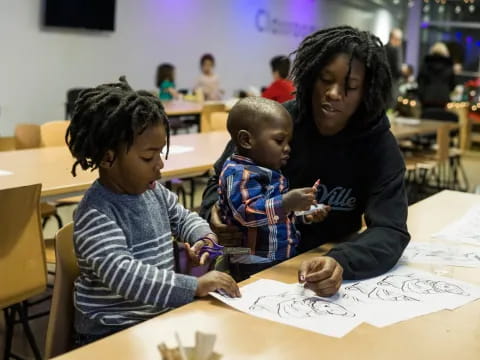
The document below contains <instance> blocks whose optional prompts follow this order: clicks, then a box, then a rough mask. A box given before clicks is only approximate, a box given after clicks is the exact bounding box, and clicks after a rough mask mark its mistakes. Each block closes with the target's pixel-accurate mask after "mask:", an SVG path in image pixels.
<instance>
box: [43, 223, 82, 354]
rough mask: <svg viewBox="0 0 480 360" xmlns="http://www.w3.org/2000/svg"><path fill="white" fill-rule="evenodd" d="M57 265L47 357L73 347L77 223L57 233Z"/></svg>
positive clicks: (68, 225) (66, 226) (46, 350)
mask: <svg viewBox="0 0 480 360" xmlns="http://www.w3.org/2000/svg"><path fill="white" fill-rule="evenodd" d="M55 248H56V256H57V267H56V276H55V283H54V287H53V296H52V305H51V307H50V318H49V319H48V328H47V339H46V343H45V359H49V358H52V357H54V356H58V355H61V354H63V353H65V352H67V351H69V350H71V349H72V348H73V344H72V335H73V314H74V307H73V283H74V281H75V279H76V278H77V277H78V275H79V273H80V272H79V269H78V265H77V257H76V255H75V250H74V247H73V223H69V224H67V225H65V226H64V227H63V228H61V229H60V230H59V231H58V232H57V233H56V235H55Z"/></svg>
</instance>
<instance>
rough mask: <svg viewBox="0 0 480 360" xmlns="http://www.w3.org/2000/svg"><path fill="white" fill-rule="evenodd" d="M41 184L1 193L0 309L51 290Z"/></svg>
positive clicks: (0, 191)
mask: <svg viewBox="0 0 480 360" xmlns="http://www.w3.org/2000/svg"><path fill="white" fill-rule="evenodd" d="M40 189H41V185H40V184H35V185H28V186H22V187H17V188H12V189H6V190H0V274H2V275H1V278H2V281H1V285H0V309H3V308H5V307H8V306H10V305H13V304H16V303H18V302H21V301H23V300H26V299H28V298H29V297H32V296H34V295H38V294H41V293H42V292H43V291H45V289H46V287H47V265H46V263H45V249H44V244H43V237H42V227H41V224H40V207H39V203H40Z"/></svg>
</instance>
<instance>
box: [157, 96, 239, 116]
mask: <svg viewBox="0 0 480 360" xmlns="http://www.w3.org/2000/svg"><path fill="white" fill-rule="evenodd" d="M236 101H237V99H228V100H224V101H205V102H203V103H202V102H195V101H186V100H169V101H163V106H164V107H165V112H166V113H167V115H168V116H181V115H200V114H201V113H202V109H203V106H204V105H207V104H224V105H225V109H226V110H227V111H230V109H231V108H232V106H233V105H234V104H235V102H236Z"/></svg>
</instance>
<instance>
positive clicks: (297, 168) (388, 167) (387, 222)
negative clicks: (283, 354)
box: [200, 100, 410, 280]
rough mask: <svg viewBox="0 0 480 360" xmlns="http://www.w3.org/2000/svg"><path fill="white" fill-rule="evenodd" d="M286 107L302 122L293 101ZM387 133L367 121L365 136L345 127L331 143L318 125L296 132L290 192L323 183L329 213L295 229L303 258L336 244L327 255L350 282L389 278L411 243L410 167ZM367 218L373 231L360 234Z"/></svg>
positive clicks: (207, 203) (288, 170) (380, 123)
mask: <svg viewBox="0 0 480 360" xmlns="http://www.w3.org/2000/svg"><path fill="white" fill-rule="evenodd" d="M284 106H285V107H286V109H287V110H288V111H289V112H290V114H291V115H292V118H293V119H297V117H298V116H297V115H298V110H297V105H296V101H295V100H294V101H290V102H288V103H286V104H284ZM389 127H390V126H389V122H388V119H387V118H386V116H382V117H380V118H379V119H378V120H377V121H373V122H370V126H369V128H368V130H363V131H359V130H358V129H354V128H353V127H351V126H350V127H349V126H347V128H345V129H344V130H342V131H341V132H340V133H338V134H337V135H334V136H321V135H319V133H318V130H317V129H316V127H315V125H314V124H313V121H303V122H299V121H296V122H295V125H294V135H293V139H292V142H291V148H292V150H291V153H290V160H289V162H288V164H287V166H286V167H285V168H284V169H283V172H284V174H285V175H286V176H287V178H288V179H289V181H290V188H291V189H293V188H299V187H308V186H312V185H313V184H314V183H315V181H316V180H317V179H320V180H321V183H322V185H321V187H320V189H319V191H318V193H317V199H318V202H319V203H325V204H329V205H331V206H332V211H331V212H330V214H329V215H328V217H327V218H326V219H325V221H323V222H322V223H318V224H311V225H302V224H298V229H299V230H300V232H301V240H300V245H299V251H300V252H301V251H305V250H309V249H311V248H314V247H317V246H319V245H321V244H323V243H326V242H338V245H336V246H335V247H334V248H333V249H332V250H330V252H329V253H328V255H329V256H331V257H333V258H335V259H336V260H337V261H338V262H339V263H340V265H342V267H343V270H344V272H343V278H344V279H347V280H349V279H362V278H367V277H372V276H376V275H379V274H382V273H384V272H386V271H388V270H389V269H390V268H391V267H392V266H393V265H395V264H396V262H397V261H398V259H399V257H400V255H401V254H402V252H403V249H404V248H405V246H407V244H408V242H409V240H410V235H409V234H408V231H407V226H406V220H407V198H406V194H405V189H404V174H405V166H404V161H403V158H402V155H401V153H400V150H399V148H398V145H397V142H396V140H395V138H394V136H393V135H392V133H391V132H390V130H389ZM232 152H233V145H232V143H231V142H229V144H228V145H227V148H226V149H225V152H224V153H223V154H222V157H221V158H220V159H219V160H218V161H217V163H216V164H215V176H214V177H213V178H211V179H210V181H209V184H208V185H207V189H206V190H205V193H204V200H203V202H202V209H201V212H200V214H201V215H202V216H204V217H208V216H209V210H210V208H211V206H212V205H213V204H214V203H215V202H216V201H217V199H218V195H217V193H216V188H217V183H218V174H220V172H221V169H222V165H223V163H224V161H225V160H226V158H227V157H228V156H230V155H231V153H232ZM364 213H365V219H366V223H367V227H368V229H367V230H366V231H364V232H363V233H361V234H356V232H357V231H358V230H360V228H361V216H362V214H364ZM352 234H355V235H353V236H352ZM347 238H348V239H347Z"/></svg>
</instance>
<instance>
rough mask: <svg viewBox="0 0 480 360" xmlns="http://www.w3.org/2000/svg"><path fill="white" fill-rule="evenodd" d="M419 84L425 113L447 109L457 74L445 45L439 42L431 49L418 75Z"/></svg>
mask: <svg viewBox="0 0 480 360" xmlns="http://www.w3.org/2000/svg"><path fill="white" fill-rule="evenodd" d="M417 83H418V96H419V99H420V102H421V103H422V110H423V111H425V110H427V109H432V108H436V109H442V110H444V109H445V106H446V105H447V103H448V102H449V101H450V93H451V92H452V90H453V89H454V87H455V74H454V72H453V61H452V59H451V58H450V53H449V51H448V48H447V46H446V45H445V44H444V43H442V42H437V43H435V44H434V45H433V46H432V47H431V48H430V52H429V54H428V55H427V56H425V58H424V60H423V65H422V67H421V69H420V72H419V73H418V79H417Z"/></svg>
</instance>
